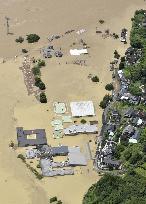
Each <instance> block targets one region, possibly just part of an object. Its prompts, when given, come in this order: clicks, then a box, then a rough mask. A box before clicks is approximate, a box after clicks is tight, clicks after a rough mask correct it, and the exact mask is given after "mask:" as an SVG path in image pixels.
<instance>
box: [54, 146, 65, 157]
mask: <svg viewBox="0 0 146 204" xmlns="http://www.w3.org/2000/svg"><path fill="white" fill-rule="evenodd" d="M68 153H69V151H68V146H59V147H52V155H62V154H63V155H67V154H68Z"/></svg>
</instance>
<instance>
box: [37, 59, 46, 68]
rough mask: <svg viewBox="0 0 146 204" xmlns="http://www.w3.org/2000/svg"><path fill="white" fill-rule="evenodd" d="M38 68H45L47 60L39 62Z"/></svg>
mask: <svg viewBox="0 0 146 204" xmlns="http://www.w3.org/2000/svg"><path fill="white" fill-rule="evenodd" d="M38 66H39V67H44V66H46V63H45V60H40V59H39V60H38Z"/></svg>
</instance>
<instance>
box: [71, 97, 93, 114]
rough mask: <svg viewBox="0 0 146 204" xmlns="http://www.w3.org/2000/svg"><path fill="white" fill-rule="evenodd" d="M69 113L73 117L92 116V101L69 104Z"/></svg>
mask: <svg viewBox="0 0 146 204" xmlns="http://www.w3.org/2000/svg"><path fill="white" fill-rule="evenodd" d="M70 107H71V113H72V116H73V117H84V116H94V115H95V112H94V106H93V102H92V101H80V102H71V103H70Z"/></svg>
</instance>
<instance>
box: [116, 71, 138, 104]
mask: <svg viewBox="0 0 146 204" xmlns="http://www.w3.org/2000/svg"><path fill="white" fill-rule="evenodd" d="M118 76H119V79H120V83H121V86H120V91H119V93H118V95H117V100H120V101H127V102H129V103H130V104H133V105H138V104H139V103H140V101H141V97H140V96H134V95H132V94H131V93H130V92H129V91H128V87H129V83H130V81H129V80H128V79H126V78H125V76H124V72H123V70H119V71H118Z"/></svg>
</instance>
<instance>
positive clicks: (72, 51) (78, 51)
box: [70, 49, 88, 56]
mask: <svg viewBox="0 0 146 204" xmlns="http://www.w3.org/2000/svg"><path fill="white" fill-rule="evenodd" d="M70 54H71V55H74V56H78V55H81V54H88V51H87V49H70Z"/></svg>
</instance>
